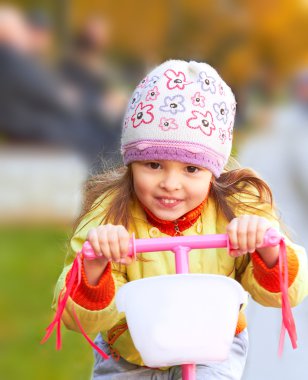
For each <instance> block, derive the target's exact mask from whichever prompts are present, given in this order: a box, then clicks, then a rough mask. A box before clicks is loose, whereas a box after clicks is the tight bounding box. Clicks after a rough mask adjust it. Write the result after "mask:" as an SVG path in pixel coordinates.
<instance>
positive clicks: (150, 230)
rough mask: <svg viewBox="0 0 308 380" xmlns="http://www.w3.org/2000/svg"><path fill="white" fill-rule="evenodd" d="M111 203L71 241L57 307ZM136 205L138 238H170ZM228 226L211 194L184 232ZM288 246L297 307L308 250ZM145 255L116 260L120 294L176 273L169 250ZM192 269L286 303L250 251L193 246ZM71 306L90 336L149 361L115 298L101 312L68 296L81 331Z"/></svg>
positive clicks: (306, 282)
mask: <svg viewBox="0 0 308 380" xmlns="http://www.w3.org/2000/svg"><path fill="white" fill-rule="evenodd" d="M106 202H108V199H106V200H104V202H103V203H102V204H101V205H100V206H99V207H98V208H96V209H95V210H94V211H92V212H91V213H90V214H89V215H87V217H86V218H85V219H84V220H83V221H82V222H81V223H80V225H79V227H78V228H77V230H76V231H77V232H75V235H74V236H73V238H72V239H71V242H70V248H69V252H68V254H67V256H66V259H65V265H64V269H63V271H62V274H61V275H60V277H59V279H58V282H57V284H56V287H55V292H54V298H53V302H52V308H53V309H54V310H56V308H57V300H58V296H59V293H60V291H61V290H62V288H64V287H65V278H66V275H67V273H68V271H69V270H70V268H71V266H72V261H73V260H74V258H75V255H76V253H77V252H79V251H80V250H81V247H82V244H83V243H84V241H85V238H86V235H87V232H88V230H89V229H90V228H92V227H95V226H98V225H99V224H101V220H102V215H103V213H104V204H106ZM131 207H132V209H131V210H132V216H133V221H132V224H131V226H130V231H129V232H130V233H132V232H134V233H135V236H136V238H152V237H166V236H167V235H165V234H163V233H161V232H160V231H159V230H158V228H156V227H153V226H152V225H150V224H149V222H148V221H147V218H146V215H145V212H144V210H143V209H142V208H141V207H140V205H139V203H138V202H137V201H135V202H132V205H131ZM268 211H269V212H270V213H271V214H270V215H267V214H266V215H265V214H264V212H268ZM246 213H248V212H246ZM258 214H259V215H262V216H265V217H267V218H268V219H270V220H271V222H272V225H273V227H275V228H276V229H278V230H279V223H278V222H277V220H276V219H275V217H274V212H273V211H272V210H269V206H264V205H263V206H260V208H259V211H258ZM227 224H228V221H227V220H226V218H225V217H224V216H223V215H222V214H221V213H220V212H217V210H216V207H215V203H214V201H213V199H211V198H209V199H208V202H207V203H206V205H205V206H204V208H203V210H202V212H201V215H200V217H199V219H198V220H197V222H196V223H195V224H194V225H193V226H191V227H190V228H189V229H187V230H185V231H184V232H183V235H206V234H222V233H225V232H226V226H227ZM286 245H287V254H288V260H289V258H290V257H293V262H294V260H295V261H296V265H297V268H296V273H295V275H294V279H293V280H292V283H291V285H290V286H289V298H290V303H291V306H295V305H297V304H299V303H300V302H301V301H302V300H303V299H304V297H305V296H306V295H307V292H308V270H307V258H306V253H305V250H304V249H303V248H302V247H300V246H298V245H296V244H294V243H292V242H291V241H290V240H289V239H287V238H286ZM204 252H205V253H204ZM141 256H142V257H143V258H145V259H150V260H151V261H148V262H145V261H136V262H134V263H132V264H130V265H129V266H125V265H121V264H117V263H112V267H111V268H112V279H113V281H114V287H115V292H116V291H117V289H119V288H120V287H121V286H122V285H124V284H125V283H126V282H128V281H133V280H138V279H141V278H145V277H151V276H159V275H163V274H174V273H175V260H174V254H173V253H171V252H167V251H164V252H160V253H144V254H141ZM289 264H290V262H289ZM289 266H290V265H289ZM190 270H191V272H192V273H213V274H221V275H225V276H229V277H231V278H233V279H237V280H238V281H239V282H240V283H241V284H242V286H243V287H244V289H245V290H247V291H248V292H249V293H250V295H251V296H252V297H253V299H254V300H255V301H257V302H259V303H260V304H262V305H264V306H271V307H281V293H280V292H279V291H278V292H277V291H275V292H271V291H269V290H268V289H266V287H264V286H262V285H261V284H260V280H259V282H258V281H257V279H256V278H255V275H254V263H253V260H251V259H250V256H249V255H244V256H241V257H238V258H236V259H234V258H232V257H231V256H229V255H228V254H227V252H226V249H208V250H194V251H193V252H192V253H191V254H190ZM262 270H263V271H264V273H263V272H262V273H261V274H262V276H263V275H264V276H265V278H266V280H267V281H271V276H273V275H272V271H271V269H269V268H267V269H266V268H265V266H264V268H263V269H262V268H261V271H262ZM259 271H260V268H259ZM262 276H261V277H262ZM262 278H263V277H262ZM262 278H261V279H262ZM72 304H74V306H75V311H76V313H77V316H78V318H79V320H80V322H81V324H82V326H83V328H84V330H85V331H86V333H87V334H97V333H98V332H101V333H102V336H103V338H104V340H106V341H108V340H109V341H112V347H111V351H112V352H113V353H114V355H116V354H119V355H120V356H121V357H123V358H124V359H125V360H127V361H129V362H131V363H135V364H138V365H144V363H143V361H142V359H141V357H140V355H139V353H138V351H137V350H136V348H135V346H134V344H133V342H132V339H131V336H130V333H129V330H128V329H127V325H126V321H125V316H124V314H123V313H119V312H118V311H117V309H116V306H115V302H114V297H113V299H112V301H111V302H110V303H109V305H107V306H106V307H105V308H103V309H102V310H87V309H85V308H84V307H82V306H80V305H79V304H77V303H75V302H74V301H73V300H72V299H71V297H69V299H68V302H67V305H66V308H65V310H64V313H63V316H62V320H63V322H64V324H65V326H66V327H67V328H68V329H70V330H75V331H77V332H80V330H79V328H78V326H77V324H76V322H75V320H74V317H73V314H72ZM115 335H117V336H116V339H112V338H113V337H114V336H115Z"/></svg>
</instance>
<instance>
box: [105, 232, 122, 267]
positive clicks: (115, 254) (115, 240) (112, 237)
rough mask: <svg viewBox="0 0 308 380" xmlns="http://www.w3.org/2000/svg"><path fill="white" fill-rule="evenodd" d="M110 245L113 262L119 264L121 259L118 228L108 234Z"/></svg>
mask: <svg viewBox="0 0 308 380" xmlns="http://www.w3.org/2000/svg"><path fill="white" fill-rule="evenodd" d="M107 236H108V243H109V248H110V254H111V259H112V261H115V262H118V261H119V260H120V258H121V255H120V243H119V236H118V231H117V228H113V229H111V230H109V231H108V232H107Z"/></svg>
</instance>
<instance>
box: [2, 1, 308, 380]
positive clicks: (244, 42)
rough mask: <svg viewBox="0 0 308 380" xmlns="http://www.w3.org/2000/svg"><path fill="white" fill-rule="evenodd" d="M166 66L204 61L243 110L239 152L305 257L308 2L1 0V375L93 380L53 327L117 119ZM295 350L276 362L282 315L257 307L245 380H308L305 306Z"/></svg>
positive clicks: (109, 160)
mask: <svg viewBox="0 0 308 380" xmlns="http://www.w3.org/2000/svg"><path fill="white" fill-rule="evenodd" d="M170 58H179V59H186V60H197V61H206V62H208V63H209V64H211V65H213V66H214V67H215V68H216V69H217V70H218V71H219V73H220V74H221V75H222V77H223V78H224V79H225V80H226V82H227V83H228V84H229V85H230V86H231V87H232V89H233V91H234V93H235V95H236V97H237V102H238V112H237V120H236V124H235V132H234V151H233V153H234V155H235V156H236V157H238V159H239V160H240V162H241V163H242V164H243V165H244V166H250V167H252V168H254V169H255V170H256V171H257V172H258V173H259V174H260V175H261V176H262V177H263V178H265V179H266V180H267V181H268V182H269V184H270V185H271V187H272V189H273V192H274V195H275V200H276V203H277V205H278V207H279V210H280V215H281V218H282V220H283V221H284V222H285V224H286V226H287V227H288V230H289V233H290V235H291V236H292V237H293V238H294V240H295V241H296V242H298V243H300V244H302V245H304V246H305V247H306V249H307V248H308V234H307V231H308V216H307V215H308V191H307V190H308V178H307V174H306V173H307V172H306V170H307V169H308V168H307V162H308V158H307V143H308V1H307V0H294V1H292V2H291V1H289V0H267V1H264V0H246V1H243V0H215V1H214V0H156V1H148V0H135V1H130V2H128V1H123V0H118V1H112V0H106V1H103V0H100V1H98V0H97V1H96V0H92V1H82V0H74V1H70V0H49V1H48V0H45V1H44V0H40V1H34V0H33V1H32V0H28V1H11V2H6V3H4V2H0V251H1V254H0V268H1V276H0V287H1V290H2V295H1V299H0V316H1V323H0V342H1V344H0V350H1V352H0V369H1V373H0V378H1V379H2V378H3V379H4V380H13V379H14V380H15V379H20V378H23V379H32V380H34V379H42V378H44V379H59V380H62V379H63V380H64V379H65V380H67V379H74V380H77V379H80V380H81V379H82V380H83V379H89V378H90V373H91V368H92V363H93V354H92V351H91V349H90V347H89V346H88V345H87V343H86V342H85V341H84V340H83V338H82V336H81V335H79V334H76V333H73V332H70V331H66V330H65V328H63V349H62V351H60V352H56V351H55V349H54V346H55V340H54V339H51V340H50V341H48V343H46V344H45V345H40V344H39V342H40V340H41V338H42V336H43V335H44V329H45V327H46V326H47V325H48V324H49V323H50V321H51V318H52V311H51V309H50V305H51V301H52V295H53V287H54V285H55V283H56V280H57V278H58V276H59V274H60V272H61V270H62V267H63V261H64V256H65V251H66V244H67V241H68V238H69V236H70V234H71V232H72V230H71V228H72V223H73V221H74V219H75V218H76V216H77V215H78V213H79V211H80V206H81V201H82V192H81V188H82V184H83V182H84V181H85V180H86V179H87V178H88V177H89V176H90V175H91V174H93V173H97V172H99V171H100V170H102V169H103V168H106V167H108V166H109V165H113V164H116V163H119V162H120V158H119V154H118V148H119V136H120V133H121V122H122V117H123V113H124V111H125V107H126V102H127V101H128V97H129V95H130V93H131V91H132V90H133V88H134V86H136V84H137V82H139V81H140V80H141V79H142V77H143V76H144V74H145V73H146V72H147V71H148V70H150V69H151V68H152V67H154V66H155V65H157V64H159V63H161V62H162V61H164V60H166V59H170ZM294 314H295V318H296V321H297V328H298V336H299V348H298V349H297V350H295V351H293V350H292V349H291V347H290V344H289V342H288V341H287V342H286V346H287V347H286V349H285V352H284V355H283V357H282V358H281V359H278V357H277V349H278V337H279V330H280V310H275V309H272V308H262V307H260V306H258V305H257V304H256V303H254V302H251V303H250V305H249V307H248V323H249V328H250V342H251V347H250V352H249V357H248V362H247V368H246V371H245V375H244V377H243V379H244V380H273V379H280V380H289V379H290V378H291V377H292V379H296V380H302V379H305V378H306V377H307V373H308V361H307V360H306V355H305V354H304V353H307V352H308V351H307V350H308V304H307V300H305V301H304V302H303V304H302V305H300V306H298V307H296V308H295V309H294Z"/></svg>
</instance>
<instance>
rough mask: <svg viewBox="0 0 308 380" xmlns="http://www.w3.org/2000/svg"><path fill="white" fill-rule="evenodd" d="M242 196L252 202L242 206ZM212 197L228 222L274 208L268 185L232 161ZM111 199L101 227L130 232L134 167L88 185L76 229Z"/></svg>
mask: <svg viewBox="0 0 308 380" xmlns="http://www.w3.org/2000/svg"><path fill="white" fill-rule="evenodd" d="M239 194H243V195H247V196H248V198H249V199H250V201H249V202H243V201H242V200H240V199H239V197H238V195H239ZM210 195H211V196H212V197H213V199H214V201H215V204H216V207H217V209H218V211H221V212H222V213H223V214H224V216H225V217H226V219H227V220H228V221H230V220H231V219H233V218H234V217H235V216H236V214H235V210H236V209H237V210H243V211H244V210H250V211H251V212H253V211H254V210H258V206H259V205H260V204H268V205H270V206H271V207H273V197H272V192H271V189H270V188H269V186H268V185H267V183H266V182H265V181H263V180H262V179H261V178H259V177H258V175H257V174H256V173H255V172H254V171H253V170H251V169H249V168H241V167H240V166H239V164H238V163H237V162H236V161H235V160H234V159H233V158H230V160H229V162H228V164H227V165H226V171H224V172H223V173H222V174H221V175H220V177H219V178H217V179H215V178H214V180H213V183H212V186H211V189H210ZM108 196H112V197H111V200H110V202H109V203H108V204H107V205H106V207H105V208H104V215H102V223H112V224H121V225H123V226H124V227H126V228H128V226H129V224H130V221H131V213H130V209H129V203H130V201H131V200H132V198H133V197H134V196H135V193H134V187H133V175H132V168H131V165H128V166H127V167H124V166H122V167H118V168H115V169H112V170H109V171H107V172H105V173H102V174H99V175H96V176H94V177H92V178H91V179H89V180H88V182H87V183H86V185H85V192H84V204H83V210H82V213H81V215H80V217H79V218H78V220H77V221H76V224H75V227H76V226H77V225H78V224H79V223H80V221H81V220H82V219H83V217H84V216H85V215H87V214H88V213H89V212H90V211H92V210H94V209H95V208H97V207H99V205H100V204H101V203H102V202H103V201H104V200H105V199H106V198H107V197H108ZM99 197H100V198H99ZM98 198H99V201H98V200H97V199H98ZM254 203H255V206H254ZM82 227H83V226H82Z"/></svg>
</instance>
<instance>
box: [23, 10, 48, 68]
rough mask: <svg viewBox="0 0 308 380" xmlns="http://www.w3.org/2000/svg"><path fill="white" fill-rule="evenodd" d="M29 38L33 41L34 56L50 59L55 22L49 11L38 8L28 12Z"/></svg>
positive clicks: (32, 51)
mask: <svg viewBox="0 0 308 380" xmlns="http://www.w3.org/2000/svg"><path fill="white" fill-rule="evenodd" d="M26 22H27V27H28V33H29V38H30V41H31V47H30V48H31V53H32V55H33V56H35V57H37V58H39V59H44V61H45V63H47V62H46V61H47V59H50V54H51V52H52V49H53V43H54V30H53V23H52V20H51V18H50V16H49V15H48V13H46V12H44V11H42V10H40V9H36V10H33V11H30V12H29V13H27V14H26Z"/></svg>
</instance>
